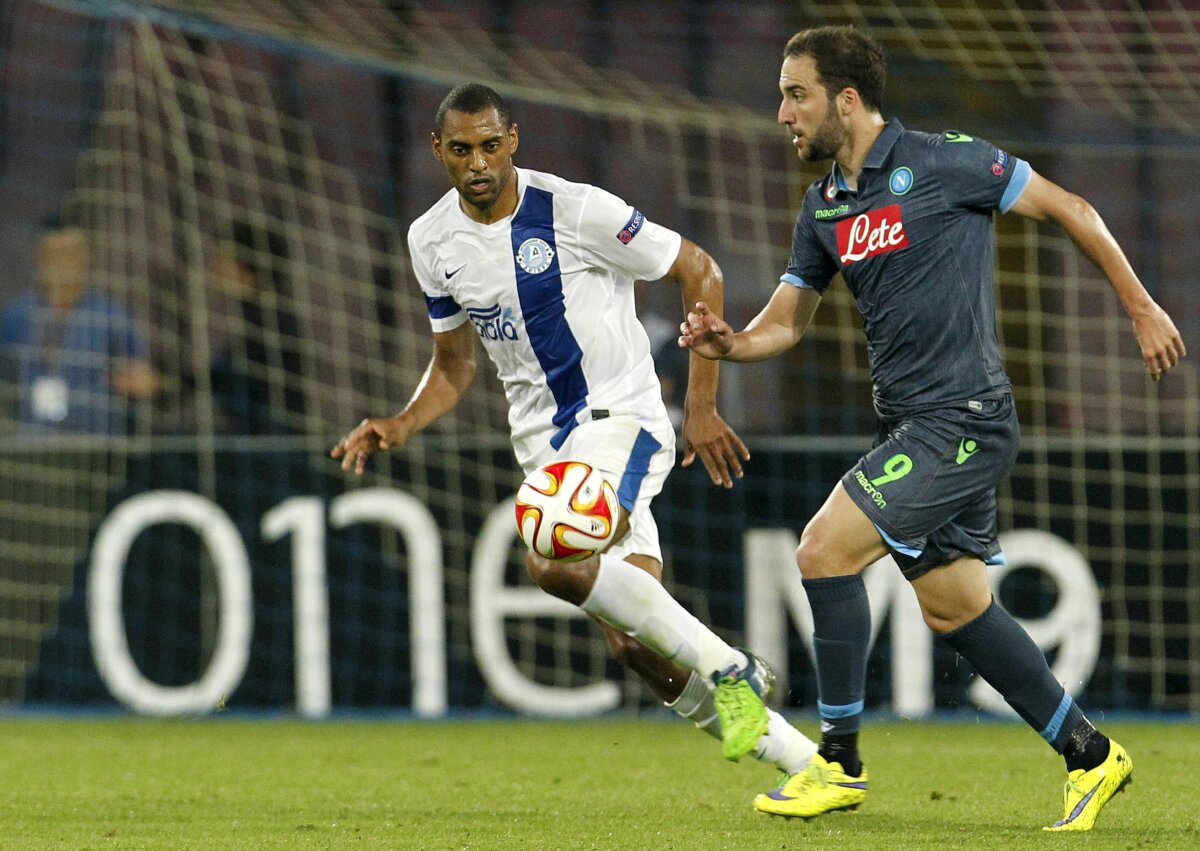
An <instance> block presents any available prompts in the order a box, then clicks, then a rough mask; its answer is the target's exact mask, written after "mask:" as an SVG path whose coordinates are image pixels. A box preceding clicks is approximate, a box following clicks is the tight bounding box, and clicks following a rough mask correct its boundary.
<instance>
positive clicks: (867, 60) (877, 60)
mask: <svg viewBox="0 0 1200 851" xmlns="http://www.w3.org/2000/svg"><path fill="white" fill-rule="evenodd" d="M789 56H811V57H812V58H813V61H814V62H816V64H817V75H818V76H819V77H820V79H821V83H822V85H824V86H825V91H826V93H827V94H828V95H829V97H830V98H833V97H834V96H835V95H836V94H837V93H838V92H840V91H841V90H842V89H844V88H847V87H849V88H852V89H854V90H856V91H857V92H858V94H859V96H860V97H861V98H862V100H863V103H865V104H866V105H867V106H868V107H870V108H871V109H874V110H879V109H880V108H881V107H882V106H883V89H884V86H885V85H886V84H887V61H886V60H885V59H884V58H883V48H881V47H880V46H879V43H878V42H877V41H875V39H873V38H871V37H870V36H869V35H867V34H866V33H864V32H862V31H861V30H858V29H855V28H854V27H852V26H841V27H813V28H812V29H807V30H801V31H800V32H798V33H796V34H795V35H794V36H792V37H791V38H790V39H788V43H787V47H785V48H784V49H783V58H784V59H787V58H788V57H789Z"/></svg>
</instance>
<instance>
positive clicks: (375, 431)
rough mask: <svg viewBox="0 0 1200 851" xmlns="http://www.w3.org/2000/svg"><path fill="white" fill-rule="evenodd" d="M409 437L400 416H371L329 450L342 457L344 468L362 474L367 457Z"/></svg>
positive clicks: (333, 456) (390, 447)
mask: <svg viewBox="0 0 1200 851" xmlns="http://www.w3.org/2000/svg"><path fill="white" fill-rule="evenodd" d="M407 439H408V432H407V429H405V427H404V424H403V422H402V420H401V419H400V417H370V418H367V419H365V420H363V421H362V422H361V423H359V424H358V425H357V426H356V427H355V428H354V430H353V431H351V432H350V433H349V434H347V435H346V436H345V437H343V438H342V439H341V440H339V441H338V442H337V443H336V444H334V447H333V449H330V450H329V456H330V457H331V458H341V459H342V469H343V470H353V471H354V473H355V474H356V475H359V476H361V475H362V474H363V471H364V470H365V469H366V468H367V457H368V456H370V455H373V454H374V453H376V452H379V451H380V450H387V449H392V448H394V447H396V446H399V445H401V444H402V443H404V441H405V440H407Z"/></svg>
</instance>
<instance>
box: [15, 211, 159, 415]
mask: <svg viewBox="0 0 1200 851" xmlns="http://www.w3.org/2000/svg"><path fill="white" fill-rule="evenodd" d="M90 261H91V249H90V246H89V244H88V237H87V234H86V233H85V232H84V231H83V229H82V228H80V227H78V226H76V225H74V224H70V223H64V222H63V221H62V220H60V219H58V218H57V217H55V218H52V219H49V220H47V221H46V222H45V223H44V224H43V226H42V230H41V234H40V236H39V239H38V246H37V271H36V275H35V286H34V287H33V288H31V289H30V291H29V292H27V293H25V294H23V295H21V296H18V297H17V298H16V299H14V300H13V301H12V302H11V303H10V304H9V305H8V306H7V308H5V310H4V314H3V316H2V317H0V347H2V349H3V358H4V372H5V375H4V378H5V379H6V381H7V382H9V383H10V384H11V385H12V387H13V389H14V391H15V393H14V395H15V409H16V410H15V411H14V412H11V413H10V417H11V418H13V419H15V420H16V421H17V422H18V423H19V424H20V425H21V427H22V428H23V429H25V430H27V431H54V432H74V433H84V434H125V433H127V432H128V431H129V430H131V428H132V426H133V413H134V411H135V410H136V406H135V405H133V404H132V402H133V401H135V400H139V399H147V398H149V397H151V396H153V395H154V394H155V393H156V392H157V391H158V388H159V385H160V381H159V376H158V374H157V372H156V371H155V370H154V368H153V367H152V366H151V365H150V362H149V359H148V352H147V347H146V341H145V339H144V338H143V337H142V335H141V334H140V333H139V332H138V330H137V327H136V324H135V322H134V320H133V317H132V316H131V315H130V314H129V311H128V310H126V309H125V307H123V306H122V305H120V304H118V303H117V302H116V301H114V300H113V299H111V298H109V297H108V296H107V295H105V294H104V293H102V292H100V291H99V290H98V289H97V288H96V286H95V285H94V284H93V283H92V281H91V272H90V269H91V267H90Z"/></svg>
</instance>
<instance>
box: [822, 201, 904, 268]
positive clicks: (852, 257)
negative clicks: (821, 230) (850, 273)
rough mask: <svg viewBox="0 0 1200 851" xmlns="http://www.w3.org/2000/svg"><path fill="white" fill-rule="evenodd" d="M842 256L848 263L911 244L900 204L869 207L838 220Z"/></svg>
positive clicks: (843, 260)
mask: <svg viewBox="0 0 1200 851" xmlns="http://www.w3.org/2000/svg"><path fill="white" fill-rule="evenodd" d="M837 240H838V258H839V259H840V260H841V261H842V263H844V264H845V265H847V266H848V265H850V264H851V263H857V262H858V261H859V260H865V259H866V258H868V257H874V256H875V255H876V254H887V253H888V252H889V251H896V250H898V249H900V248H904V247H905V246H906V245H908V234H906V233H905V232H904V219H903V217H902V216H901V214H900V205H899V204H892V205H890V206H887V207H882V208H880V209H878V210H869V211H867V212H865V213H862V214H860V215H857V216H855V217H854V218H853V219H843V220H842V221H840V222H838V223H837Z"/></svg>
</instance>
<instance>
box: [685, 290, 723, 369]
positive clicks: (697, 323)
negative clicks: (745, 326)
mask: <svg viewBox="0 0 1200 851" xmlns="http://www.w3.org/2000/svg"><path fill="white" fill-rule="evenodd" d="M733 333H734V332H733V328H731V327H730V326H729V323H728V322H726V321H725V320H724V319H722V318H721V317H720V316H717V314H715V313H713V312H712V311H711V310H709V309H708V305H707V304H705V303H704V302H702V301H698V302H696V309H695V310H693V311H691V312H690V313H688V315H687V319H686V320H684V321H683V322H682V323H680V325H679V347H680V348H681V349H691V350H692V351H693V352H695V353H696V354H698V355H700V356H701V357H705V358H708V359H709V360H720V359H721V358H724V357H726V356H728V354H729V353H730V351H732V350H733Z"/></svg>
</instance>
